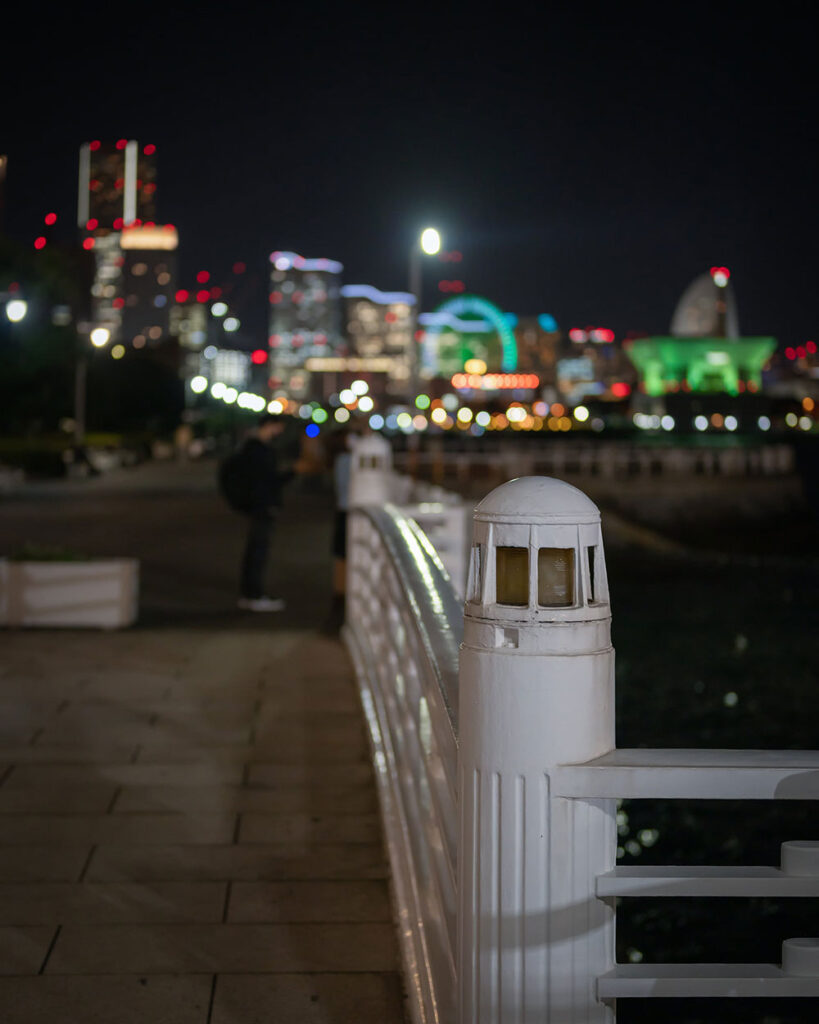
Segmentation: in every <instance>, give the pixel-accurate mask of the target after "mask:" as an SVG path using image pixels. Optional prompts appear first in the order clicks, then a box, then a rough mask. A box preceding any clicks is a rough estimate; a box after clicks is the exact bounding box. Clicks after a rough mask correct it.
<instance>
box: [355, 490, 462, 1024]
mask: <svg viewBox="0 0 819 1024" xmlns="http://www.w3.org/2000/svg"><path fill="white" fill-rule="evenodd" d="M347 564H348V577H347V625H346V626H345V630H344V635H345V640H346V643H347V646H348V648H349V650H350V653H351V655H352V658H353V662H354V665H355V669H356V676H357V679H358V685H359V690H360V693H361V702H362V706H363V709H364V714H365V718H366V722H367V726H368V729H369V735H370V741H371V745H372V751H373V759H374V764H375V772H376V781H377V784H378V790H379V797H380V803H381V810H382V816H383V820H384V831H385V836H386V841H387V848H388V851H389V857H390V864H391V867H392V877H393V886H394V894H395V902H396V908H397V915H398V925H399V933H400V938H401V946H402V953H403V960H404V969H405V978H406V982H407V986H408V989H409V996H410V1004H411V1006H412V1008H413V1016H414V1020H415V1021H416V1022H419V1024H420V1022H423V1024H428V1022H430V1024H431V1022H436V1024H437V1022H442V1024H443V1022H449V1021H453V1020H454V1019H455V1012H456V1009H455V980H456V970H455V958H456V906H457V890H456V881H455V876H456V858H457V834H458V814H457V762H458V756H457V735H458V722H457V707H458V696H457V695H458V646H459V644H460V641H461V635H462V632H463V619H462V615H461V608H460V605H459V604H458V602H457V599H456V597H455V593H454V591H453V589H452V586H451V584H450V581H449V579H448V577H447V574H446V571H445V570H444V567H443V564H442V563H441V561H440V559H439V558H438V557H437V555H436V554H435V551H434V549H433V548H432V547H431V545H430V543H429V541H428V540H427V538H426V536H425V535H424V534H423V532H422V531H421V530H420V528H419V527H418V526H417V525H416V524H415V523H414V522H413V521H412V520H411V519H409V518H407V517H406V516H405V515H404V514H403V513H401V512H400V511H399V510H398V509H397V508H396V507H395V506H391V507H387V508H385V509H369V510H356V511H352V512H351V513H350V519H349V531H348V540H347Z"/></svg>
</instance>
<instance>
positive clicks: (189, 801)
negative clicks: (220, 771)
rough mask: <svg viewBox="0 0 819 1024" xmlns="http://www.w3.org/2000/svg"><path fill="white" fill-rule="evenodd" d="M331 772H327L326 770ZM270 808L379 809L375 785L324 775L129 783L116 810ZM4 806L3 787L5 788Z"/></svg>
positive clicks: (268, 810)
mask: <svg viewBox="0 0 819 1024" xmlns="http://www.w3.org/2000/svg"><path fill="white" fill-rule="evenodd" d="M325 778H326V776H325ZM230 808H233V809H234V810H236V811H238V812H241V813H243V812H246V811H257V812H259V813H266V814H279V813H288V812H290V811H296V812H297V811H305V812H307V813H309V814H324V813H335V814H369V813H372V812H374V811H377V810H378V801H377V798H376V795H375V790H374V789H373V788H372V786H371V785H368V784H359V785H355V786H350V785H345V784H344V783H343V782H341V783H339V782H335V781H329V782H325V783H324V784H322V781H321V779H317V780H314V781H313V782H308V783H306V784H302V785H296V784H295V783H287V782H283V783H282V785H281V786H280V787H278V788H275V789H273V788H264V789H263V788H259V789H254V788H250V787H248V786H127V787H123V788H122V790H121V791H120V792H119V794H118V796H117V798H116V801H115V803H114V805H113V808H112V809H113V811H114V812H115V813H123V814H124V813H140V814H142V813H146V812H151V811H179V812H186V811H187V812H190V813H191V814H197V813H204V814H207V813H208V812H211V811H223V810H228V809H230ZM0 810H2V790H0Z"/></svg>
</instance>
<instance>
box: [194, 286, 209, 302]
mask: <svg viewBox="0 0 819 1024" xmlns="http://www.w3.org/2000/svg"><path fill="white" fill-rule="evenodd" d="M209 298H210V292H209V291H208V290H207V288H202V289H201V290H200V291H198V292H197V293H196V301H197V302H207V301H208V299H209Z"/></svg>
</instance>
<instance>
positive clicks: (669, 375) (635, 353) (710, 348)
mask: <svg viewBox="0 0 819 1024" xmlns="http://www.w3.org/2000/svg"><path fill="white" fill-rule="evenodd" d="M775 348H776V339H775V338H676V337H668V338H639V339H637V340H635V341H633V342H631V344H630V345H629V346H628V347H627V349H626V351H627V354H628V357H629V359H631V361H632V363H634V365H635V366H636V367H637V371H638V373H639V374H640V379H641V382H642V384H643V390H644V391H645V393H646V394H647V395H654V396H657V395H665V394H667V393H668V392H673V391H680V390H682V391H692V392H698V393H704V392H705V393H707V392H711V393H728V394H731V395H736V394H739V392H740V391H744V390H745V389H746V388H747V390H748V391H759V390H760V389H761V387H762V368H763V366H764V365H765V363H766V362H767V361H768V359H769V358H770V356H771V354H772V352H773V351H774V349H775Z"/></svg>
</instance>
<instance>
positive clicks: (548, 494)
mask: <svg viewBox="0 0 819 1024" xmlns="http://www.w3.org/2000/svg"><path fill="white" fill-rule="evenodd" d="M475 519H476V520H482V521H488V522H496V523H497V522H506V523H509V522H513V523H523V522H529V523H556V524H557V523H599V522H600V510H599V509H598V507H597V506H596V505H595V504H594V502H593V501H592V500H591V498H589V497H587V496H586V495H585V494H584V493H583V492H582V491H580V490H578V489H577V488H576V487H572V485H571V484H567V483H566V482H565V480H557V479H556V478H555V477H551V476H523V477H517V478H516V479H515V480H508V481H507V482H506V483H505V484H501V485H500V487H496V488H495V490H494V491H490V493H489V494H487V496H486V497H485V498H484V499H483V501H481V502H480V504H479V505H478V506H477V508H476V509H475Z"/></svg>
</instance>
